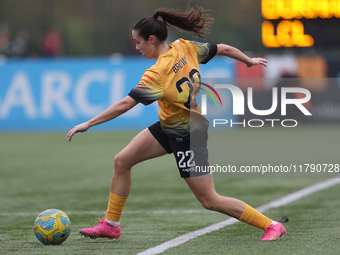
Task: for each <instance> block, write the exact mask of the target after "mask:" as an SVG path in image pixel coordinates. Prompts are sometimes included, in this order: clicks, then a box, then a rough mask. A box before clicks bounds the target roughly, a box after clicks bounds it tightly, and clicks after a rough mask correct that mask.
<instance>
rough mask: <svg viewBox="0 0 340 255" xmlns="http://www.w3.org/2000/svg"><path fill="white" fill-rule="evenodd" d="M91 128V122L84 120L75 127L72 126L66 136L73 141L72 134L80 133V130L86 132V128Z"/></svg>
mask: <svg viewBox="0 0 340 255" xmlns="http://www.w3.org/2000/svg"><path fill="white" fill-rule="evenodd" d="M89 128H90V124H89V123H88V122H84V123H81V124H79V125H77V126H75V127H74V128H72V129H71V130H70V131H69V132H68V134H67V136H66V139H67V141H69V142H71V139H72V136H73V135H74V134H75V133H78V132H85V131H86V130H88V129H89Z"/></svg>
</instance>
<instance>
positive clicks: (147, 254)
mask: <svg viewBox="0 0 340 255" xmlns="http://www.w3.org/2000/svg"><path fill="white" fill-rule="evenodd" d="M339 177H340V176H338V177H337V178H332V179H329V180H326V181H323V182H320V183H317V184H314V185H312V186H309V187H306V188H303V189H301V190H298V191H296V192H293V193H291V194H289V195H287V196H284V197H282V198H280V199H277V200H274V201H272V202H270V203H268V204H264V205H262V206H260V207H257V208H256V210H258V211H260V212H264V211H266V210H268V209H272V208H277V207H280V206H284V205H286V204H288V203H291V202H293V201H296V200H299V199H301V198H303V197H305V196H308V195H310V194H313V193H315V192H318V191H321V190H324V189H327V188H330V187H332V186H335V185H337V184H339V183H340V178H339ZM236 222H238V220H237V219H234V218H230V219H228V220H225V221H222V222H219V223H216V224H213V225H210V226H208V227H206V228H202V229H199V230H196V231H193V232H190V233H187V234H184V235H182V236H179V237H176V238H174V239H172V240H169V241H166V242H164V243H162V244H160V245H157V246H155V247H152V248H149V249H147V250H145V251H143V252H140V253H138V254H137V255H155V254H159V253H162V252H164V251H166V250H168V249H170V248H173V247H177V246H179V245H181V244H183V243H186V242H188V241H190V240H192V239H194V238H196V237H199V236H203V235H205V234H208V233H211V232H213V231H217V230H219V229H221V228H223V227H225V226H228V225H232V224H234V223H236Z"/></svg>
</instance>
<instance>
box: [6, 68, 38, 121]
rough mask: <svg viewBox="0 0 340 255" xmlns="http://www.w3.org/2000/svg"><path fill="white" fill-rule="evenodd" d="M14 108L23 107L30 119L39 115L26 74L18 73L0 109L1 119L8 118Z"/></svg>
mask: <svg viewBox="0 0 340 255" xmlns="http://www.w3.org/2000/svg"><path fill="white" fill-rule="evenodd" d="M14 107H22V109H23V111H24V113H25V115H26V116H27V117H28V118H30V119H33V118H34V117H36V115H37V107H36V105H35V103H34V98H33V94H32V91H31V88H30V83H29V80H28V77H27V75H26V74H25V73H24V72H18V73H16V74H15V75H14V77H13V80H12V82H11V83H10V86H9V89H8V91H7V93H6V94H5V98H4V101H3V104H2V107H1V108H0V118H1V119H5V118H7V117H8V116H9V114H10V111H11V109H12V108H14Z"/></svg>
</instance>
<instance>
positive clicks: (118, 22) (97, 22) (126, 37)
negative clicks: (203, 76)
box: [0, 0, 265, 56]
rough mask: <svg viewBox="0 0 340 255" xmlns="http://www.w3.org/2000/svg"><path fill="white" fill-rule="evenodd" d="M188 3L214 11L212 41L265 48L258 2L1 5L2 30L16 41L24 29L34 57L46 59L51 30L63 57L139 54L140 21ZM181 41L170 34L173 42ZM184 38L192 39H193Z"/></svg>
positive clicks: (15, 0) (5, 0) (4, 0)
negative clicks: (136, 31) (136, 33)
mask: <svg viewBox="0 0 340 255" xmlns="http://www.w3.org/2000/svg"><path fill="white" fill-rule="evenodd" d="M188 4H189V5H190V6H195V5H199V6H202V7H203V8H204V9H206V10H211V14H212V16H213V17H214V18H215V23H214V25H213V26H212V27H211V30H210V31H211V34H209V35H207V36H206V39H207V40H208V41H211V42H214V43H221V42H224V43H228V44H231V45H237V47H239V48H240V49H242V50H248V51H256V52H258V51H263V50H264V49H265V48H264V47H263V46H262V43H261V22H262V16H261V1H260V0H255V1H254V0H229V1H222V0H209V1H203V0H195V1H181V0H172V1H168V0H165V1H157V0H145V1H139V0H128V1H123V0H72V1H69V0H58V1H56V0H0V31H1V27H2V30H3V31H4V30H7V32H8V33H10V36H11V38H12V39H13V38H14V37H15V36H16V34H18V33H19V32H20V31H22V30H26V31H27V32H28V33H29V35H28V36H29V41H30V44H31V47H30V52H29V53H28V55H30V56H34V55H42V54H43V52H41V48H42V43H43V38H44V35H45V34H46V32H47V31H49V30H50V29H53V30H55V31H58V32H59V33H60V34H61V36H62V40H63V47H62V52H61V55H65V56H103V55H111V54H113V53H121V54H135V51H134V49H133V47H132V45H131V41H130V33H131V28H132V27H133V25H134V24H135V23H136V22H137V21H138V20H140V19H141V18H143V17H146V16H150V15H153V13H154V12H155V10H156V9H157V8H160V7H166V8H176V9H178V8H179V9H182V10H184V9H185V8H186V6H187V5H188ZM177 36H178V35H176V34H175V33H172V34H171V35H170V38H169V40H171V39H172V38H175V37H177ZM183 37H186V38H188V39H191V35H183ZM0 53H1V48H0Z"/></svg>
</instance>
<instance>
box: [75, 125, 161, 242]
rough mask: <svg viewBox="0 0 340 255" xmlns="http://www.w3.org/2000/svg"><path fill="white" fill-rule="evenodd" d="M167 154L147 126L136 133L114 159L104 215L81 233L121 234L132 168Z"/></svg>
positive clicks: (102, 235)
mask: <svg viewBox="0 0 340 255" xmlns="http://www.w3.org/2000/svg"><path fill="white" fill-rule="evenodd" d="M165 154H167V151H166V150H165V149H164V148H163V146H162V145H161V144H160V143H159V142H158V140H157V139H156V138H155V137H154V135H153V134H152V133H151V132H150V130H149V129H145V130H143V131H142V132H140V133H139V134H138V135H137V136H135V137H134V138H133V139H132V141H131V142H130V143H129V144H128V145H127V146H126V147H125V148H124V149H123V150H122V151H121V152H119V153H118V154H117V155H116V157H115V159H114V173H113V175H112V180H111V189H110V199H109V203H108V208H107V212H106V216H105V217H104V218H103V219H101V220H99V225H97V226H95V227H92V228H86V229H81V230H80V233H81V234H82V235H84V236H89V237H91V238H97V237H106V238H110V239H118V238H119V237H120V232H121V231H120V225H119V222H120V217H121V215H122V213H123V209H124V206H125V203H126V201H127V198H128V196H129V193H130V189H131V168H132V167H133V166H134V165H136V164H137V163H139V162H142V161H144V160H147V159H151V158H155V157H159V156H162V155H165Z"/></svg>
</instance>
